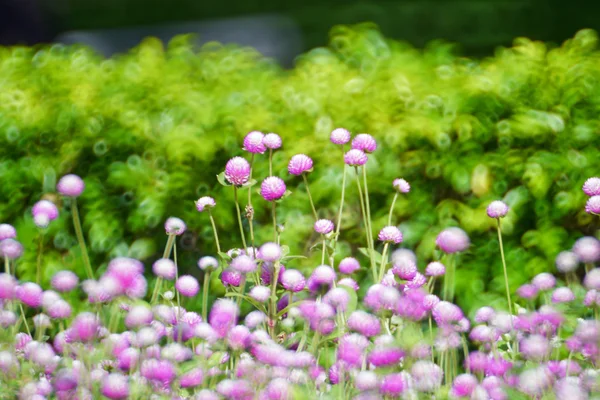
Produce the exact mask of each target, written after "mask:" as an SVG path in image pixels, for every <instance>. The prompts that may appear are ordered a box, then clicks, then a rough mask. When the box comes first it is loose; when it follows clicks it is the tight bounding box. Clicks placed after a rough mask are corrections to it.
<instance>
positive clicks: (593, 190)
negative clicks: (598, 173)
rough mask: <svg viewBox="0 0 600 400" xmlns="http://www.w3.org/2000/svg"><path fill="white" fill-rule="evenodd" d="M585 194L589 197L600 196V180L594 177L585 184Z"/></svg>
mask: <svg viewBox="0 0 600 400" xmlns="http://www.w3.org/2000/svg"><path fill="white" fill-rule="evenodd" d="M583 192H584V193H585V194H587V195H588V196H598V195H600V178H598V177H593V178H589V179H588V180H586V181H585V183H584V184H583Z"/></svg>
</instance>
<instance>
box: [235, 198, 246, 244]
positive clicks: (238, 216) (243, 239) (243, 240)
mask: <svg viewBox="0 0 600 400" xmlns="http://www.w3.org/2000/svg"><path fill="white" fill-rule="evenodd" d="M233 197H234V198H235V209H236V211H237V218H238V225H239V226H240V235H241V236H242V244H243V246H244V250H246V249H247V246H246V236H245V235H244V227H243V225H242V213H241V212H240V203H239V201H238V193H237V187H236V186H233Z"/></svg>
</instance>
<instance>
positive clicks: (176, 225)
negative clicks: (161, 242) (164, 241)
mask: <svg viewBox="0 0 600 400" xmlns="http://www.w3.org/2000/svg"><path fill="white" fill-rule="evenodd" d="M186 229H187V226H186V225H185V222H183V220H182V219H180V218H176V217H170V218H167V220H166V221H165V231H166V232H167V235H177V236H179V235H181V234H183V232H185V230H186Z"/></svg>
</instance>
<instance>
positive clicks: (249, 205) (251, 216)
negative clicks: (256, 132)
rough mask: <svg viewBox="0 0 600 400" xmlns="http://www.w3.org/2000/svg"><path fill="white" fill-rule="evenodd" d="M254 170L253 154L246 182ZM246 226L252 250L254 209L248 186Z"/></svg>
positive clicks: (250, 187) (250, 178) (250, 189)
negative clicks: (248, 229) (247, 225)
mask: <svg viewBox="0 0 600 400" xmlns="http://www.w3.org/2000/svg"><path fill="white" fill-rule="evenodd" d="M253 169H254V153H252V156H251V157H250V176H249V178H248V181H251V180H252V172H253ZM248 207H249V210H248V224H249V225H250V243H251V244H252V248H253V249H254V224H253V223H252V220H253V215H254V208H253V207H252V186H248ZM244 250H246V245H244Z"/></svg>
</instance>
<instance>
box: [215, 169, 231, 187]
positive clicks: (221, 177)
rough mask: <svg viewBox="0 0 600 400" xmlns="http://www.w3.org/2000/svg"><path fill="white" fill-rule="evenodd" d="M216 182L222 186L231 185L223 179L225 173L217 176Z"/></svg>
mask: <svg viewBox="0 0 600 400" xmlns="http://www.w3.org/2000/svg"><path fill="white" fill-rule="evenodd" d="M217 180H218V181H219V183H220V184H221V185H223V186H231V184H230V183H229V182H227V180H226V179H225V172H221V173H220V174H219V175H217Z"/></svg>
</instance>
